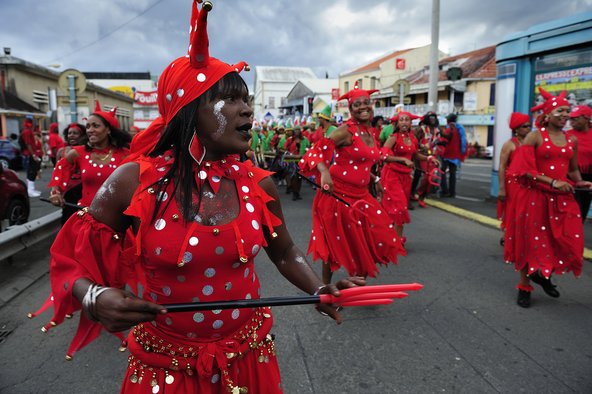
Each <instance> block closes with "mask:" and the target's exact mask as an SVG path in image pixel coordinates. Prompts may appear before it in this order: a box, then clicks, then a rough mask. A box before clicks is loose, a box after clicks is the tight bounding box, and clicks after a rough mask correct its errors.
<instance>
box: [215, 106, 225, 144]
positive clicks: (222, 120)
mask: <svg viewBox="0 0 592 394" xmlns="http://www.w3.org/2000/svg"><path fill="white" fill-rule="evenodd" d="M224 104H225V103H224V100H220V101H218V102H217V103H216V104H214V116H215V117H216V120H217V121H218V128H217V129H216V132H215V133H214V139H218V138H220V137H221V136H222V134H224V130H225V129H226V124H227V123H228V120H227V119H226V116H224V115H223V114H222V108H224Z"/></svg>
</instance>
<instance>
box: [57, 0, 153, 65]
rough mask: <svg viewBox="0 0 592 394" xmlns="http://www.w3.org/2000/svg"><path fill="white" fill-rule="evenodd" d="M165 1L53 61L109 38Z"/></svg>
mask: <svg viewBox="0 0 592 394" xmlns="http://www.w3.org/2000/svg"><path fill="white" fill-rule="evenodd" d="M163 1H164V0H157V1H156V2H155V3H154V4H152V5H151V6H150V7H148V8H146V9H145V10H144V11H142V12H140V13H139V14H138V15H136V16H134V17H133V18H131V19H129V20H127V21H126V22H124V23H123V24H121V25H119V26H117V27H116V28H115V29H113V30H111V31H110V32H109V33H106V34H103V35H102V36H100V37H99V38H97V39H96V40H95V41H93V42H90V43H88V44H85V45H83V46H81V47H78V48H76V49H74V50H73V51H72V52H69V53H67V54H65V55H62V56H59V57H57V58H55V59H53V60H52V62H55V61H58V60H61V59H63V58H65V57H68V56H70V55H73V54H75V53H76V52H80V51H82V50H83V49H86V48H88V47H91V46H93V45H95V44H96V43H98V42H99V41H102V40H104V39H105V38H107V37H109V36H111V35H112V34H113V33H115V32H117V31H119V30H121V29H122V28H124V27H125V26H127V25H129V24H130V23H131V22H133V21H135V20H136V19H138V18H139V17H141V16H142V15H144V14H145V13H147V12H148V11H150V10H151V9H152V8H154V7H156V6H157V5H158V4H160V3H162V2H163Z"/></svg>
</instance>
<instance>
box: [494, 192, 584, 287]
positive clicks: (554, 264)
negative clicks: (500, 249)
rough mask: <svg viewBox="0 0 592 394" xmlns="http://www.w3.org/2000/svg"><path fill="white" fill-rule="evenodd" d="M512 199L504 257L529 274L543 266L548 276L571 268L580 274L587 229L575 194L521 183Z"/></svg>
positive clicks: (506, 224) (543, 270) (543, 272)
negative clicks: (585, 229) (551, 190)
mask: <svg viewBox="0 0 592 394" xmlns="http://www.w3.org/2000/svg"><path fill="white" fill-rule="evenodd" d="M512 200H513V201H512V203H511V204H510V208H511V212H510V213H509V214H508V217H507V219H506V220H504V223H505V226H506V233H505V236H504V259H505V260H506V261H507V262H509V263H514V265H515V267H516V270H518V271H520V270H522V269H524V268H527V269H528V274H529V275H530V274H531V273H534V272H535V271H536V270H539V269H540V270H541V273H542V274H543V275H544V276H546V277H549V276H550V275H551V274H563V273H564V272H570V271H571V272H573V273H574V275H575V276H580V274H581V273H582V262H583V254H584V231H583V225H582V219H581V217H580V210H579V207H578V204H577V203H576V201H575V199H574V196H573V195H572V194H559V193H554V192H550V191H547V190H542V189H540V188H537V187H530V188H528V187H525V186H520V187H517V188H516V192H515V193H513V194H512ZM507 209H508V207H506V210H507Z"/></svg>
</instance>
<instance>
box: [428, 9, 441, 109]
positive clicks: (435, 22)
mask: <svg viewBox="0 0 592 394" xmlns="http://www.w3.org/2000/svg"><path fill="white" fill-rule="evenodd" d="M439 36H440V0H432V45H431V47H430V86H429V90H428V107H429V109H430V111H434V112H437V109H438V77H439V74H440V70H439V69H438V42H439Z"/></svg>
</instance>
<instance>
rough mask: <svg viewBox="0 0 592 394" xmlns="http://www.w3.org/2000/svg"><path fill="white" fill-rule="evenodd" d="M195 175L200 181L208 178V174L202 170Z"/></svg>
mask: <svg viewBox="0 0 592 394" xmlns="http://www.w3.org/2000/svg"><path fill="white" fill-rule="evenodd" d="M197 175H198V176H199V179H202V180H203V179H206V178H207V177H208V174H207V173H206V172H205V171H204V170H201V171H200V172H199V173H198V174H197Z"/></svg>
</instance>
